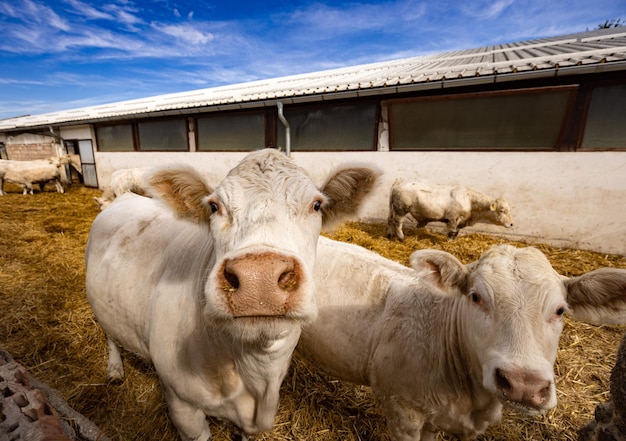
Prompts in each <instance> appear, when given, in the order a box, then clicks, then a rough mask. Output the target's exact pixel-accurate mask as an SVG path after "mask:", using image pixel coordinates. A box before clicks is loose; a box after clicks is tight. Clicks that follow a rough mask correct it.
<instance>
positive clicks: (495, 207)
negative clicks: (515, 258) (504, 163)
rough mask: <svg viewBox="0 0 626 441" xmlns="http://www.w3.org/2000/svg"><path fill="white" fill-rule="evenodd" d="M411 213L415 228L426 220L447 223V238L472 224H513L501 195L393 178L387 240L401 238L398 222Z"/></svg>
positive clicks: (454, 186)
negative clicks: (492, 195)
mask: <svg viewBox="0 0 626 441" xmlns="http://www.w3.org/2000/svg"><path fill="white" fill-rule="evenodd" d="M408 215H411V216H412V217H413V219H415V221H416V222H417V226H418V227H425V226H426V225H427V224H429V223H430V222H435V221H440V222H445V223H446V224H447V232H448V237H449V238H455V237H456V236H457V235H458V234H459V229H461V228H464V227H467V226H471V225H474V224H476V223H479V222H482V223H490V224H495V225H502V226H504V227H506V228H511V227H512V226H513V218H512V217H511V208H510V207H509V204H508V203H507V201H506V200H505V199H504V198H492V197H490V196H487V195H485V194H482V193H479V192H478V191H476V190H473V189H471V188H467V187H463V186H460V185H431V184H429V183H425V182H404V181H403V180H401V179H398V180H396V181H395V182H394V183H393V185H392V186H391V193H390V195H389V217H388V219H387V228H388V234H387V236H388V237H389V239H393V238H394V236H395V237H397V238H398V239H400V240H404V232H403V231H402V225H403V223H404V221H405V220H406V218H407V216H408Z"/></svg>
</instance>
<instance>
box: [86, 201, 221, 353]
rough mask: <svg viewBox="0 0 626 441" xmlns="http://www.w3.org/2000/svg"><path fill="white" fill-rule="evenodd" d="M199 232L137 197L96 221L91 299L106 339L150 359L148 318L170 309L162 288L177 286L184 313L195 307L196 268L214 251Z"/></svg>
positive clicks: (90, 250)
mask: <svg viewBox="0 0 626 441" xmlns="http://www.w3.org/2000/svg"><path fill="white" fill-rule="evenodd" d="M199 228H200V227H199V226H197V225H195V224H192V223H190V222H185V221H181V220H178V219H175V218H174V217H173V216H172V214H171V212H170V211H169V210H163V209H162V207H160V203H159V202H158V201H155V200H154V199H150V198H145V197H142V196H137V195H134V194H127V195H124V196H123V197H121V198H118V199H116V200H115V202H114V203H113V204H111V206H109V208H107V210H104V211H102V212H101V213H100V214H99V215H98V216H97V217H96V219H95V220H94V222H93V225H92V228H91V231H90V234H89V240H88V243H87V249H86V256H85V257H86V263H87V269H86V289H87V298H88V300H89V302H90V304H91V306H92V309H93V311H94V314H95V316H96V318H97V319H98V322H99V323H100V325H101V326H102V328H103V329H104V331H105V332H106V333H107V335H108V336H110V337H111V338H113V340H115V341H117V342H119V343H121V344H122V346H124V347H125V348H126V349H128V350H131V351H133V352H135V353H137V354H139V355H141V356H143V357H145V358H150V355H149V353H148V349H149V348H148V343H147V342H148V340H149V338H150V332H153V333H154V330H151V329H150V326H149V324H150V322H151V320H150V315H151V314H156V313H159V310H160V308H167V307H168V306H166V305H165V304H166V303H167V301H168V299H167V298H159V287H171V286H176V292H177V293H178V296H177V298H176V299H174V300H175V301H177V302H179V303H181V302H182V303H184V304H178V305H177V307H179V308H181V309H186V310H188V312H191V310H192V309H193V308H194V305H196V303H195V302H193V300H194V295H196V294H197V292H198V289H199V287H198V283H199V280H198V279H199V277H201V276H202V274H201V273H200V270H199V268H198V266H199V265H201V264H202V263H206V260H207V256H208V253H209V250H210V247H209V244H208V243H206V242H207V237H206V235H198V234H196V233H197V232H198V231H199ZM202 244H204V246H202ZM170 300H171V299H170ZM170 326H174V327H176V326H177V324H176V323H170ZM170 330H171V331H174V329H170Z"/></svg>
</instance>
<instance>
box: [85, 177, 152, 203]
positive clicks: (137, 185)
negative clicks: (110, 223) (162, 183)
mask: <svg viewBox="0 0 626 441" xmlns="http://www.w3.org/2000/svg"><path fill="white" fill-rule="evenodd" d="M147 172H148V169H146V168H124V169H120V170H115V171H114V172H113V173H111V179H110V180H109V184H108V185H107V186H106V187H105V189H104V191H103V192H102V196H100V197H94V200H95V201H96V203H97V204H98V207H99V208H100V209H101V210H104V209H105V208H106V207H108V206H109V204H111V202H113V200H114V199H115V198H116V197H118V196H120V195H122V194H124V193H128V192H131V193H136V194H138V195H145V194H147V183H146V181H145V178H144V175H145V174H146V173H147Z"/></svg>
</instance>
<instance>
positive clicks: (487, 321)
mask: <svg viewBox="0 0 626 441" xmlns="http://www.w3.org/2000/svg"><path fill="white" fill-rule="evenodd" d="M317 253H318V254H317V256H318V260H317V264H316V268H315V281H316V284H317V302H318V308H319V313H318V317H317V319H316V320H315V321H314V322H313V323H312V324H310V325H308V326H307V327H305V329H304V330H303V333H302V336H301V338H300V343H299V345H298V347H299V349H300V350H301V351H302V352H303V353H305V354H307V355H308V356H309V357H310V358H311V359H312V360H313V362H314V364H316V365H318V366H321V367H323V368H324V369H325V370H326V371H328V372H329V373H331V374H333V375H335V376H338V377H340V378H342V379H345V380H348V381H351V382H353V383H357V384H365V385H370V386H371V387H372V389H373V392H374V393H375V395H376V396H377V398H378V400H379V401H380V403H381V406H382V408H383V411H384V413H385V415H386V417H387V420H388V426H389V429H390V431H391V432H392V434H393V436H394V439H396V440H402V441H405V440H407V441H408V440H413V441H415V440H420V439H421V440H434V439H435V437H436V431H437V430H443V431H446V432H450V433H454V434H456V435H457V436H459V437H460V438H461V439H464V440H466V439H471V438H473V437H475V436H476V435H478V434H480V433H482V432H483V431H485V430H486V428H487V427H488V426H489V425H490V424H492V423H494V422H496V421H497V420H498V419H499V418H500V416H501V409H502V405H503V403H507V404H510V405H511V406H513V407H516V408H518V409H520V410H522V411H527V412H529V413H533V412H541V411H544V410H546V409H550V408H551V407H553V406H555V405H556V391H555V386H554V373H553V365H554V361H555V358H556V353H557V347H558V342H559V336H560V333H561V330H562V326H563V323H562V314H563V313H564V312H568V313H570V314H571V315H572V316H573V317H575V318H581V317H582V318H584V319H591V320H592V321H593V322H596V323H624V322H626V270H623V269H621V270H618V269H603V270H598V271H594V272H590V273H588V274H586V275H585V276H581V277H579V278H572V279H568V278H564V277H561V276H559V275H558V274H557V273H556V272H555V271H554V269H553V268H552V267H551V265H550V264H549V262H548V260H547V259H546V257H545V256H544V255H543V254H542V253H541V252H540V251H538V250H537V249H535V248H532V247H528V248H523V249H517V248H514V247H512V246H506V245H503V246H499V247H496V248H494V249H492V250H490V251H488V252H486V253H485V254H484V255H483V256H482V257H481V258H480V259H479V260H478V261H477V262H474V263H472V264H470V265H462V264H461V263H460V262H459V261H458V260H457V259H456V258H454V257H453V256H452V255H450V254H448V253H445V252H442V251H435V250H422V251H416V252H415V253H414V254H413V255H412V256H411V263H412V265H413V266H414V267H415V268H416V270H415V271H414V270H412V269H410V268H407V267H405V266H403V265H401V264H399V263H397V262H393V261H390V260H388V259H385V258H383V257H381V256H379V255H377V254H375V253H372V252H370V251H368V250H366V249H364V248H361V247H358V246H355V245H351V244H346V243H341V242H335V241H331V240H329V239H326V238H320V240H319V242H318V250H317ZM590 290H591V291H592V292H591V293H590ZM568 304H569V306H568ZM509 381H510V384H509V385H508V386H507V382H509ZM525 381H526V382H527V384H524V382H525ZM509 386H510V388H509Z"/></svg>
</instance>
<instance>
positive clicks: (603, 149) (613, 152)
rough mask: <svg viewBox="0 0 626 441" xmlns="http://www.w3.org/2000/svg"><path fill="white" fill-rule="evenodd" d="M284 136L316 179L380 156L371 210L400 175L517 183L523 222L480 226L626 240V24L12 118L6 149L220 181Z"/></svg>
mask: <svg viewBox="0 0 626 441" xmlns="http://www.w3.org/2000/svg"><path fill="white" fill-rule="evenodd" d="M260 147H276V148H282V149H285V150H286V151H287V152H288V153H289V154H290V155H291V156H292V157H293V158H294V159H295V160H296V162H298V163H299V164H301V165H302V166H303V167H305V168H306V169H307V170H309V172H310V173H311V174H312V176H313V177H314V178H316V177H318V176H322V175H324V174H325V173H326V172H327V171H328V170H329V169H331V168H332V167H333V166H335V165H337V164H339V163H343V162H346V161H358V162H374V163H376V164H378V166H379V167H380V168H381V169H383V170H384V172H385V175H384V178H383V181H382V185H381V186H380V188H379V190H378V191H377V192H376V194H375V195H374V197H373V198H371V199H370V200H369V201H368V203H367V205H366V206H365V207H364V209H363V210H362V213H361V216H362V219H363V220H375V221H385V220H386V218H387V214H388V196H389V189H390V186H391V184H392V183H393V181H394V180H395V179H396V178H404V179H407V180H412V179H416V178H419V179H427V180H429V181H431V182H434V183H452V184H462V185H466V186H469V187H472V188H474V189H476V190H479V191H481V192H484V193H487V194H490V195H493V196H500V195H501V196H504V197H505V198H506V199H507V200H508V201H509V203H510V205H511V208H512V214H513V216H514V219H515V223H516V225H515V227H514V228H513V229H508V230H504V229H502V228H501V227H492V226H488V225H485V224H477V225H475V226H474V227H471V229H470V230H473V231H482V232H488V233H490V234H503V235H506V236H508V237H509V238H511V239H522V240H524V241H527V242H533V241H542V242H547V243H551V244H553V245H558V246H566V247H577V248H583V249H591V250H595V251H601V252H607V253H618V254H626V28H623V27H617V28H611V29H601V30H596V31H590V32H584V33H579V34H573V35H564V36H559V37H552V38H544V39H537V40H531V41H523V42H518V43H510V44H502V45H494V46H488V47H482V48H477V49H470V50H459V51H453V52H447V53H442V54H437V55H428V56H420V57H415V58H407V59H400V60H395V61H385V62H379V63H372V64H367V65H359V66H352V67H346V68H340V69H333V70H327V71H322V72H313V73H308V74H301V75H293V76H286V77H280V78H271V79H266V80H259V81H254V82H247V83H241V84H233V85H228V86H221V87H213V88H208V89H201V90H193V91H189V92H183V93H173V94H167V95H160V96H152V97H146V98H144V99H136V100H130V101H122V102H116V103H111V104H105V105H98V106H91V107H85V108H79V109H74V110H66V111H59V112H54V113H47V114H42V115H35V116H21V117H16V118H10V119H5V120H1V121H0V154H2V155H3V157H8V158H9V159H35V158H36V157H37V158H39V157H46V156H50V155H52V154H60V153H63V152H65V151H67V152H70V153H77V154H79V155H80V159H81V162H82V172H83V173H82V179H83V180H84V184H85V185H87V186H93V187H100V188H103V186H104V185H106V184H107V182H108V180H109V176H110V174H111V173H112V172H113V171H114V170H116V169H119V168H129V167H147V166H153V165H158V164H166V163H173V162H182V163H188V164H191V165H193V166H195V167H196V168H198V169H200V170H201V171H203V172H204V173H206V174H207V175H208V177H209V179H210V180H213V181H214V182H215V183H217V182H218V181H219V180H220V179H221V178H222V177H223V176H224V175H225V173H226V172H227V170H229V169H230V168H231V167H232V166H234V165H235V164H236V163H237V162H238V161H239V160H240V159H241V158H242V157H243V156H244V155H245V154H246V152H248V151H250V150H253V149H258V148H260Z"/></svg>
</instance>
